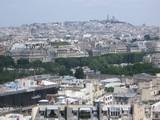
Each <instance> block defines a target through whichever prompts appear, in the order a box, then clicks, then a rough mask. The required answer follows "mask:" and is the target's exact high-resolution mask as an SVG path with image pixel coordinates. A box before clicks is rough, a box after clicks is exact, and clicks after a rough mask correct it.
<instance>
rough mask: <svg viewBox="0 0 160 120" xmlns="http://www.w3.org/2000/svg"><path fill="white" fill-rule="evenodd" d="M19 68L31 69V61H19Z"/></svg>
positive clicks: (22, 59)
mask: <svg viewBox="0 0 160 120" xmlns="http://www.w3.org/2000/svg"><path fill="white" fill-rule="evenodd" d="M17 66H18V67H19V68H29V60H28V59H24V58H21V59H19V60H17Z"/></svg>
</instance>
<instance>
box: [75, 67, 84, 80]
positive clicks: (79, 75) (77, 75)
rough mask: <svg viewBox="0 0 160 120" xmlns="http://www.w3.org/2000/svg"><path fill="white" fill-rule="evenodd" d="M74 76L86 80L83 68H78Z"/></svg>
mask: <svg viewBox="0 0 160 120" xmlns="http://www.w3.org/2000/svg"><path fill="white" fill-rule="evenodd" d="M74 76H75V77H76V78H77V79H84V78H85V74H84V72H83V69H82V68H81V67H80V68H77V69H76V72H75V74H74Z"/></svg>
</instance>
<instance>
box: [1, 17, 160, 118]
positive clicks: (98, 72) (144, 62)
mask: <svg viewBox="0 0 160 120" xmlns="http://www.w3.org/2000/svg"><path fill="white" fill-rule="evenodd" d="M0 83H1V84H0V107H1V108H0V120H53V119H55V120H56V119H57V120H82V119H85V120H159V119H160V115H159V113H160V27H158V26H147V25H145V24H144V25H141V26H136V25H132V24H130V23H127V22H123V21H119V20H117V19H116V18H115V17H107V19H106V20H89V21H66V22H53V23H34V24H30V25H27V24H26V25H21V26H19V27H1V28H0Z"/></svg>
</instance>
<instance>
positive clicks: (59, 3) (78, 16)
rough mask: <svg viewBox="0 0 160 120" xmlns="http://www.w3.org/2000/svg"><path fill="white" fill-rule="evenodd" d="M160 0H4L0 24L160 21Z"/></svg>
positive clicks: (0, 13) (153, 23)
mask: <svg viewBox="0 0 160 120" xmlns="http://www.w3.org/2000/svg"><path fill="white" fill-rule="evenodd" d="M158 11H160V0H0V26H9V25H21V24H30V23H34V22H54V21H65V20H72V21H73V20H90V19H105V18H107V14H109V15H110V16H115V17H116V18H118V19H119V20H123V21H127V22H130V23H132V24H143V23H146V24H149V25H160V13H159V12H158Z"/></svg>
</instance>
